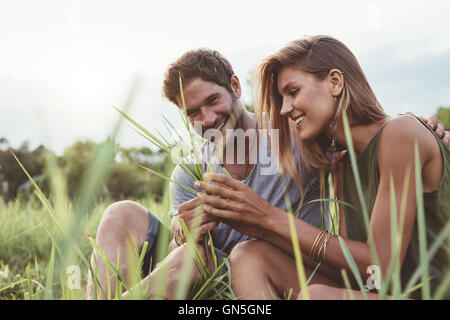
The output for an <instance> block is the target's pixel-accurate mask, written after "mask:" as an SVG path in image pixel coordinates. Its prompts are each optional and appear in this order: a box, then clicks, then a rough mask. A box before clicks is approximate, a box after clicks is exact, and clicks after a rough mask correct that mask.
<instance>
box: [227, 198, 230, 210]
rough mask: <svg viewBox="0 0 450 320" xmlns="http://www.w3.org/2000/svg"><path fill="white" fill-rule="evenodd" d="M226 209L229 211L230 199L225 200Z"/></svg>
mask: <svg viewBox="0 0 450 320" xmlns="http://www.w3.org/2000/svg"><path fill="white" fill-rule="evenodd" d="M227 209H228V210H230V199H227Z"/></svg>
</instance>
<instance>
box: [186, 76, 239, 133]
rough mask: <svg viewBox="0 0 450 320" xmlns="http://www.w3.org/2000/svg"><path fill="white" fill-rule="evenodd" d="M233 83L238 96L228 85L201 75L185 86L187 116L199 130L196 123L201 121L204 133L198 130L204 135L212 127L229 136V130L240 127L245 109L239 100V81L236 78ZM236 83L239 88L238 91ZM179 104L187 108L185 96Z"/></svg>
mask: <svg viewBox="0 0 450 320" xmlns="http://www.w3.org/2000/svg"><path fill="white" fill-rule="evenodd" d="M233 79H234V80H233ZM236 81H237V84H236ZM233 83H234V84H233ZM231 84H232V89H233V92H234V93H235V95H234V96H233V95H232V94H231V93H230V92H229V91H228V90H227V89H226V88H224V87H221V86H219V85H218V84H216V83H214V82H210V81H204V80H202V79H201V78H194V79H193V80H191V81H189V82H188V83H187V85H186V87H184V88H183V93H184V100H185V104H186V112H187V116H188V118H189V121H190V123H191V125H192V126H193V127H194V128H196V130H197V129H198V127H199V126H198V123H197V125H195V122H201V124H202V129H201V132H199V130H197V133H198V134H200V135H201V136H202V137H204V135H205V132H206V131H207V130H208V129H215V130H219V131H220V132H221V133H222V135H223V136H225V132H226V129H236V127H237V126H238V125H239V121H238V120H239V117H240V115H241V114H242V111H243V107H242V106H241V104H240V103H239V100H238V98H239V95H240V86H239V80H237V78H232V83H231ZM236 85H237V86H239V90H236ZM178 107H179V108H183V104H182V102H181V98H179V99H178Z"/></svg>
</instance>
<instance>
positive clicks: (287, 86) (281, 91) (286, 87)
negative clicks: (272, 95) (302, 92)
mask: <svg viewBox="0 0 450 320" xmlns="http://www.w3.org/2000/svg"><path fill="white" fill-rule="evenodd" d="M291 85H292V82H291V81H289V82H288V83H287V84H286V85H284V87H283V88H281V90H280V93H283V92H288V91H289V87H290V86H291Z"/></svg>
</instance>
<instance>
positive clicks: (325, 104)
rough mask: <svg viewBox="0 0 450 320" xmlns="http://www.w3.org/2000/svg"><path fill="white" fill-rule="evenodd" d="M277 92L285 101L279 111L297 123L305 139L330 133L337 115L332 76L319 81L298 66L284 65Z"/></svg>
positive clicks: (302, 137)
mask: <svg viewBox="0 0 450 320" xmlns="http://www.w3.org/2000/svg"><path fill="white" fill-rule="evenodd" d="M278 92H279V93H280V95H281V97H282V101H283V102H282V108H281V111H280V114H281V116H286V117H289V118H290V119H291V120H292V121H294V122H295V127H296V128H297V130H299V133H300V139H301V140H302V141H309V140H313V139H315V138H317V136H318V135H319V134H320V133H327V131H328V128H329V125H330V123H331V121H332V119H333V117H334V114H335V98H334V96H333V94H332V90H331V85H330V80H329V76H327V77H326V78H325V79H324V80H318V79H317V78H316V77H315V76H314V75H313V74H311V73H308V72H305V71H303V70H301V69H300V68H298V67H295V66H289V67H284V68H283V69H281V71H280V73H279V74H278Z"/></svg>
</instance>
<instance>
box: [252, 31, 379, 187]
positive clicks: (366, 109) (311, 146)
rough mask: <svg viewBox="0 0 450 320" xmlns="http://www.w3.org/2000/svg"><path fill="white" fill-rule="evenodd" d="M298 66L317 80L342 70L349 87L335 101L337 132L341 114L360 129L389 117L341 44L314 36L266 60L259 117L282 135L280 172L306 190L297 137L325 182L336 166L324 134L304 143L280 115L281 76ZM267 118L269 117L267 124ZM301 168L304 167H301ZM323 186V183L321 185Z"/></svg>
mask: <svg viewBox="0 0 450 320" xmlns="http://www.w3.org/2000/svg"><path fill="white" fill-rule="evenodd" d="M291 66H295V67H298V68H300V69H301V70H303V71H305V72H308V73H311V74H312V75H314V76H315V77H316V78H317V79H318V80H323V79H325V78H326V77H327V76H328V74H329V72H330V70H332V69H338V70H340V71H341V72H342V73H343V78H344V86H343V88H342V92H341V94H340V95H339V96H338V97H337V100H336V115H335V120H336V121H337V128H338V130H339V129H342V122H341V121H339V119H342V114H343V113H344V112H346V114H347V116H348V118H349V119H351V120H352V121H353V123H357V124H370V123H374V122H376V121H379V120H382V119H383V118H384V117H385V113H384V111H383V108H382V107H381V105H380V103H379V102H378V100H377V98H376V97H375V94H374V93H373V91H372V89H371V88H370V85H369V83H368V82H367V79H366V77H365V75H364V73H363V71H362V69H361V66H360V65H359V63H358V61H357V60H356V57H355V56H354V55H353V53H352V52H351V51H350V50H349V49H348V48H347V47H346V46H345V45H344V44H343V43H342V42H340V41H338V40H336V39H334V38H332V37H329V36H322V35H318V36H314V37H309V38H306V39H302V40H296V41H292V42H290V43H289V44H288V45H286V46H285V47H284V48H282V49H280V50H279V51H278V52H276V53H275V54H273V55H270V56H269V57H267V58H266V59H265V60H264V61H263V62H262V63H261V65H260V67H259V69H258V70H257V73H256V76H257V81H258V82H259V84H260V85H259V86H258V87H257V88H256V89H257V90H259V92H257V96H256V98H257V102H256V106H255V112H256V114H257V115H258V120H259V123H260V125H261V127H266V128H267V127H268V126H269V125H270V128H272V129H278V130H279V142H275V143H271V146H272V147H275V148H276V147H278V155H279V164H280V168H281V170H282V171H283V172H284V171H285V170H287V171H288V172H289V173H290V174H291V175H292V176H293V177H294V178H295V180H296V181H297V183H298V184H299V186H300V189H301V190H303V188H302V186H301V182H300V177H299V170H297V168H296V166H295V162H294V159H293V152H292V147H291V139H292V136H293V137H294V139H295V145H296V148H297V151H298V154H300V153H301V156H302V158H303V160H304V161H305V163H306V164H307V165H309V166H312V167H315V168H319V169H321V172H322V179H321V180H322V182H323V179H324V178H323V177H324V175H325V172H327V171H328V170H329V169H330V167H331V160H330V158H329V156H328V155H327V151H328V149H329V146H330V138H329V137H327V136H326V134H325V133H322V134H321V135H320V136H319V137H317V139H315V140H314V141H311V142H305V141H300V139H299V134H298V131H297V130H296V129H295V123H294V122H293V121H292V120H290V119H289V118H288V117H284V116H281V114H280V111H281V107H282V97H281V95H280V94H279V92H278V74H279V72H280V71H281V69H282V68H284V67H291ZM263 113H265V114H266V116H265V117H264V118H265V120H266V121H265V123H263ZM299 164H300V162H299ZM321 185H322V187H323V183H321Z"/></svg>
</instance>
